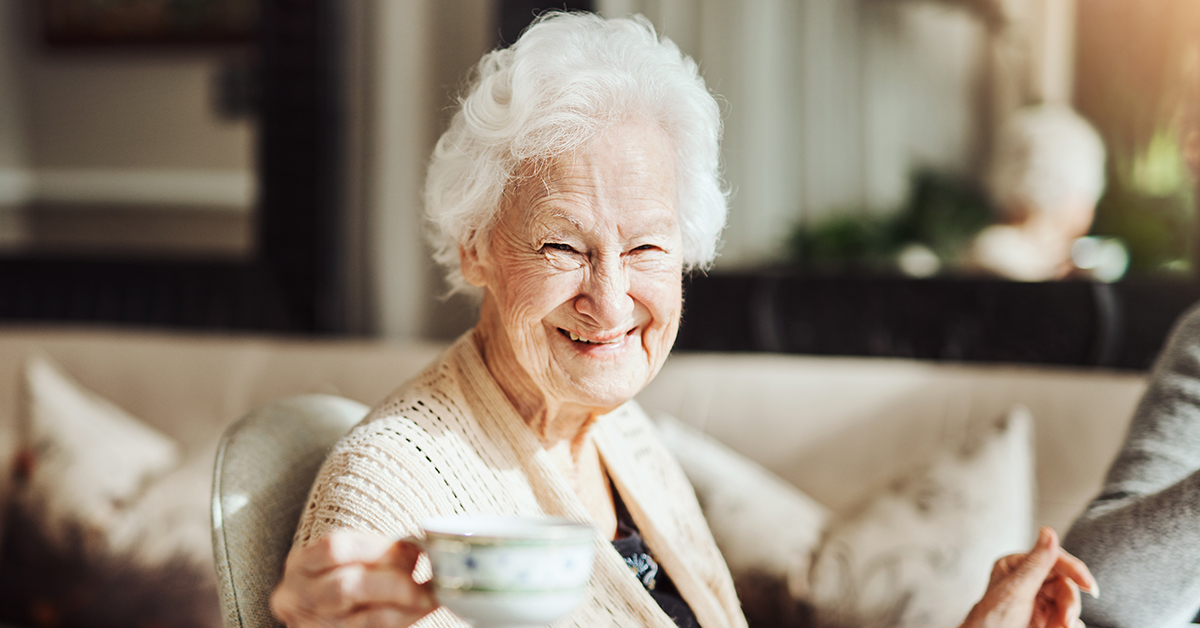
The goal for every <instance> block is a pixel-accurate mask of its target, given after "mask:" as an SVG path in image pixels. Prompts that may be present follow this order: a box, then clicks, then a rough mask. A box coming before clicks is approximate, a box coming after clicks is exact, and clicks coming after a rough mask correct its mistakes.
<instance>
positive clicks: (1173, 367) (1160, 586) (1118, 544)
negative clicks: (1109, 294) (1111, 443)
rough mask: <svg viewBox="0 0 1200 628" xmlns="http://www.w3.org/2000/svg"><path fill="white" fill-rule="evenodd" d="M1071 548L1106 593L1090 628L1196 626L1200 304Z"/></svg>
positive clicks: (1154, 380) (1164, 357)
mask: <svg viewBox="0 0 1200 628" xmlns="http://www.w3.org/2000/svg"><path fill="white" fill-rule="evenodd" d="M1063 545H1064V547H1065V548H1066V549H1067V550H1068V551H1070V552H1071V553H1073V554H1075V555H1076V556H1078V557H1080V558H1081V559H1083V561H1084V562H1085V563H1087V565H1088V567H1089V568H1090V569H1091V571H1092V574H1094V575H1095V576H1096V580H1097V582H1098V583H1099V584H1100V591H1101V597H1100V599H1099V600H1093V599H1091V597H1089V596H1084V604H1083V620H1084V622H1086V623H1087V625H1089V626H1093V625H1094V626H1104V627H1107V628H1154V627H1156V626H1175V625H1181V624H1186V623H1187V622H1188V621H1189V620H1191V619H1192V618H1193V617H1195V615H1196V612H1197V610H1198V609H1200V307H1193V308H1192V309H1191V310H1190V311H1189V312H1187V313H1186V314H1184V316H1183V317H1182V318H1181V319H1180V320H1179V322H1178V323H1176V326H1175V329H1174V330H1173V331H1172V333H1171V336H1170V338H1169V339H1168V341H1167V345H1166V346H1165V347H1164V348H1163V352H1162V354H1161V355H1160V356H1159V359H1158V362H1157V363H1156V364H1155V367H1154V370H1153V371H1152V373H1151V376H1150V383H1149V387H1148V388H1147V390H1146V393H1145V395H1144V396H1143V397H1142V399H1141V402H1140V403H1139V404H1138V407H1137V410H1136V412H1135V414H1134V416H1133V421H1132V422H1131V423H1130V426H1129V435H1128V436H1127V437H1126V439H1125V444H1124V446H1123V447H1122V448H1121V452H1120V453H1119V454H1118V455H1117V459H1116V460H1115V461H1114V462H1113V464H1112V467H1111V468H1109V470H1108V477H1107V478H1106V480H1105V484H1104V488H1103V490H1102V491H1101V493H1100V496H1099V497H1097V498H1096V499H1095V500H1094V501H1093V502H1092V503H1091V505H1090V506H1088V508H1087V510H1086V511H1084V513H1083V515H1082V516H1081V517H1080V518H1079V520H1078V521H1076V522H1075V524H1074V525H1073V526H1072V527H1071V530H1070V532H1069V533H1068V534H1067V536H1066V538H1065V540H1064V542H1063Z"/></svg>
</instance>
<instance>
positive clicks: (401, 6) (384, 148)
mask: <svg viewBox="0 0 1200 628" xmlns="http://www.w3.org/2000/svg"><path fill="white" fill-rule="evenodd" d="M347 6H348V9H349V11H348V20H347V26H348V33H347V41H348V42H350V48H351V54H350V57H351V58H350V59H349V72H348V77H349V81H348V85H349V92H348V105H349V107H348V109H349V114H350V119H351V126H350V129H349V135H350V145H349V151H348V152H349V157H350V160H349V162H350V166H351V167H350V181H349V186H348V207H349V208H350V211H351V213H352V214H357V217H355V216H352V217H351V222H352V223H353V224H354V225H356V227H355V228H356V229H357V231H356V232H352V233H350V234H349V238H350V240H349V242H350V244H349V249H350V250H351V252H352V254H356V255H357V257H358V259H357V260H352V261H351V266H354V267H357V268H360V269H361V271H362V275H361V276H362V277H365V282H364V283H363V284H362V285H361V286H358V287H354V289H353V290H352V292H353V293H354V294H355V295H356V296H355V297H354V298H355V299H357V300H356V302H355V303H352V304H351V308H350V310H351V312H354V313H355V314H354V316H353V319H354V324H353V328H354V330H355V331H362V332H367V333H378V334H382V335H384V336H388V337H413V336H423V337H438V338H445V337H450V336H453V335H455V334H457V333H459V332H461V331H462V330H463V329H465V328H467V327H468V326H470V324H471V323H472V322H473V320H474V310H473V305H472V304H471V303H470V302H469V301H468V300H466V299H463V298H461V297H460V298H457V299H452V300H449V301H444V300H442V299H440V298H439V295H440V294H441V293H443V292H444V291H445V284H444V282H443V281H442V277H441V271H440V270H439V269H437V268H435V267H434V266H433V263H432V261H431V251H430V249H429V248H428V246H426V244H425V241H424V237H423V236H424V231H423V229H424V221H423V218H422V216H423V208H422V203H421V190H422V187H423V185H424V180H425V166H426V163H427V160H428V158H429V154H430V153H431V152H432V150H433V145H434V143H435V142H436V140H437V138H438V136H440V135H441V133H442V131H443V130H444V129H445V127H446V124H447V123H448V122H449V116H450V114H451V112H452V105H453V103H454V98H455V95H456V94H457V92H458V91H459V87H461V85H462V84H463V81H464V79H465V78H466V76H467V73H468V71H469V70H470V68H471V67H472V66H473V65H474V64H475V63H476V62H477V61H478V60H479V57H480V56H481V55H483V53H484V52H486V51H488V50H489V49H491V47H492V46H493V45H494V44H495V27H494V25H493V24H494V18H495V15H494V11H495V8H494V2H493V0H453V1H439V0H352V1H351V2H348V3H347ZM352 281H353V279H352ZM352 287H353V286H352Z"/></svg>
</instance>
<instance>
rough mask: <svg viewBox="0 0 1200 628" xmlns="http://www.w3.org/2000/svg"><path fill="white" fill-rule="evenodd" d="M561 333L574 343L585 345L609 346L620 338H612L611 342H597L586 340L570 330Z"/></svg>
mask: <svg viewBox="0 0 1200 628" xmlns="http://www.w3.org/2000/svg"><path fill="white" fill-rule="evenodd" d="M563 331H565V332H567V337H569V338H570V339H571V340H573V341H575V342H583V343H587V344H589V345H611V344H613V343H614V342H617V341H618V340H620V338H614V339H613V340H609V341H608V342H598V341H596V340H588V339H587V338H584V337H583V336H580V335H579V334H577V333H575V332H573V331H570V330H566V329H564V330H563Z"/></svg>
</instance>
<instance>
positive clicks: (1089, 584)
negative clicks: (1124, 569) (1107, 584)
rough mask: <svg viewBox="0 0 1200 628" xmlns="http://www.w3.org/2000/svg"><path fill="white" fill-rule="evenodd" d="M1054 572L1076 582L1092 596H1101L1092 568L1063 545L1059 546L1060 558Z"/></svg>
mask: <svg viewBox="0 0 1200 628" xmlns="http://www.w3.org/2000/svg"><path fill="white" fill-rule="evenodd" d="M1054 573H1055V574H1057V575H1060V576H1063V577H1064V578H1067V579H1069V580H1071V581H1073V582H1075V584H1077V585H1079V588H1080V589H1082V590H1083V591H1086V592H1088V593H1090V594H1091V595H1092V597H1096V598H1098V597H1100V585H1099V584H1098V583H1097V582H1096V578H1094V577H1093V576H1092V572H1091V570H1089V569H1088V568H1087V565H1085V564H1084V563H1083V561H1082V560H1079V559H1078V558H1076V557H1074V556H1072V555H1071V553H1070V552H1068V551H1067V550H1065V549H1062V548H1061V547H1060V548H1058V560H1057V562H1055V564H1054Z"/></svg>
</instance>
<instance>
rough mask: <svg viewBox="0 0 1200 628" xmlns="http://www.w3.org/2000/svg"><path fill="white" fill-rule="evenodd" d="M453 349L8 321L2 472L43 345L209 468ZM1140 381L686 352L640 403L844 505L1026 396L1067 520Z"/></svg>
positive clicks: (1098, 471)
mask: <svg viewBox="0 0 1200 628" xmlns="http://www.w3.org/2000/svg"><path fill="white" fill-rule="evenodd" d="M443 347H444V345H442V344H439V343H426V342H407V343H388V342H375V341H360V340H309V339H299V338H279V337H263V336H236V335H210V334H181V333H164V332H152V331H130V330H121V329H95V328H45V327H28V328H26V327H8V328H5V329H3V330H0V469H6V470H8V469H13V468H14V467H15V466H19V463H20V460H19V453H18V452H19V451H20V439H21V434H20V433H19V429H18V427H17V426H18V425H19V424H20V421H21V416H22V412H24V411H25V410H24V406H25V403H26V399H25V397H26V395H25V393H24V392H22V391H23V386H24V385H23V383H22V382H23V381H24V370H25V366H26V364H27V361H28V360H29V358H30V357H31V356H35V355H38V356H45V357H48V358H49V359H51V360H52V361H54V362H55V363H57V364H58V365H59V366H60V367H61V369H62V370H63V371H65V372H66V373H68V374H69V375H70V376H71V377H72V378H74V379H75V380H76V381H78V383H79V384H80V385H81V386H83V387H86V388H87V389H90V390H91V391H93V392H94V393H96V394H97V395H99V396H101V397H103V398H106V399H108V400H110V401H111V402H113V403H114V404H116V405H117V406H119V407H120V408H122V409H124V410H125V411H127V412H128V413H129V414H131V415H132V416H134V417H137V418H138V419H140V420H142V421H144V422H145V423H146V424H148V425H149V426H151V427H153V428H155V429H156V430H158V431H160V432H162V433H163V434H165V435H166V436H168V437H170V438H171V439H173V440H174V441H176V442H177V443H179V445H180V451H181V456H182V458H184V459H189V460H193V461H194V462H195V464H196V465H200V466H203V465H204V464H206V463H208V464H211V463H209V462H208V461H211V459H212V454H213V452H214V451H215V448H216V443H217V440H218V438H219V436H220V434H221V432H222V430H223V429H224V428H225V427H226V426H227V425H229V424H230V423H231V422H233V421H234V420H236V419H237V418H238V417H240V416H242V415H243V414H245V413H246V412H247V411H248V410H250V409H251V408H253V407H255V406H256V405H259V404H261V403H263V402H266V401H268V400H272V399H277V398H280V397H284V396H289V395H295V394H301V393H328V394H334V395H339V396H343V397H347V398H350V399H354V400H357V401H360V402H362V403H365V404H367V405H371V404H373V403H375V402H376V401H378V400H380V399H381V398H383V396H384V395H386V394H387V393H388V392H389V391H390V390H392V389H393V388H394V387H396V386H397V385H398V384H400V383H401V382H403V381H404V380H406V379H407V378H409V377H410V376H412V375H413V374H415V373H417V372H418V371H419V370H420V369H421V368H422V367H423V366H424V365H426V364H428V363H429V362H430V361H432V360H433V359H434V358H435V357H436V356H437V355H438V354H439V352H440V351H441V350H442V349H443ZM1144 386H1145V382H1144V374H1142V373H1135V372H1117V371H1106V370H1090V369H1073V368H1046V367H1028V366H1017V365H979V364H957V363H945V362H942V363H930V362H917V361H906V360H889V359H863V358H832V357H805V356H796V355H776V354H702V353H677V354H675V355H673V356H672V357H671V358H670V359H669V360H668V361H667V363H666V365H665V366H664V367H663V370H662V372H661V373H660V374H659V375H658V377H657V378H656V379H655V380H654V381H653V382H652V383H651V385H650V386H649V387H648V388H647V389H646V390H645V391H643V392H642V394H641V395H640V396H639V401H640V403H641V404H642V405H643V406H644V407H645V408H647V409H648V410H649V411H651V412H652V413H669V414H670V415H672V416H674V417H677V418H678V419H680V420H681V421H682V422H683V423H685V424H687V425H690V426H692V427H694V428H696V429H697V430H699V431H700V432H702V433H704V434H707V435H709V436H711V437H713V438H714V439H716V440H717V441H719V442H720V443H723V444H724V445H725V446H727V447H728V448H729V449H730V450H732V451H734V452H740V454H742V455H744V456H746V457H747V458H749V459H751V460H753V461H755V462H757V463H758V464H760V465H762V467H765V468H766V469H767V470H769V471H771V472H773V473H774V474H776V475H778V476H779V477H780V478H782V479H784V480H785V481H786V482H787V483H789V484H790V485H792V486H794V487H796V488H798V489H800V490H801V491H803V492H804V493H806V494H807V495H808V496H810V497H811V498H812V499H814V500H815V501H817V502H819V503H820V504H823V505H824V506H825V507H826V508H828V509H829V511H830V512H832V513H833V515H834V516H838V515H845V514H848V513H852V512H853V511H854V509H855V508H856V506H857V505H858V504H860V503H862V501H863V500H864V499H867V498H868V496H870V495H871V494H873V493H876V492H878V491H880V490H881V489H884V488H885V487H887V486H888V485H889V483H891V482H893V480H894V479H895V478H896V477H897V476H898V475H900V474H903V473H904V472H905V471H906V470H908V469H911V468H914V467H919V466H920V465H922V464H924V463H925V462H926V461H928V460H929V459H931V458H932V457H935V455H936V454H937V452H939V451H943V450H946V449H947V448H954V447H958V446H959V445H961V444H962V443H964V442H965V441H966V440H967V439H968V438H969V437H970V435H971V434H973V433H976V432H977V431H978V429H979V426H981V425H985V424H987V423H989V422H991V421H993V420H994V419H996V418H997V417H998V416H1002V415H1004V414H1005V413H1006V412H1008V411H1009V410H1010V409H1011V408H1012V407H1013V406H1014V405H1018V404H1019V405H1023V406H1024V407H1025V408H1027V409H1028V411H1029V414H1030V415H1032V418H1033V421H1032V427H1033V429H1032V431H1033V437H1034V442H1035V449H1034V459H1035V461H1036V471H1035V475H1034V478H1035V484H1036V497H1035V501H1034V509H1033V517H1034V520H1035V522H1036V523H1038V524H1046V525H1051V526H1053V527H1055V528H1056V529H1058V530H1060V531H1063V532H1065V530H1066V529H1067V527H1068V526H1069V525H1070V522H1071V521H1072V520H1073V518H1074V517H1075V516H1076V515H1077V514H1078V513H1079V512H1080V511H1081V510H1082V509H1083V507H1084V506H1085V505H1086V504H1087V503H1088V502H1089V500H1090V499H1091V498H1092V497H1093V496H1094V495H1095V494H1096V492H1097V491H1098V490H1099V488H1100V485H1101V481H1102V479H1103V475H1104V472H1105V469H1106V468H1107V466H1108V464H1109V462H1110V461H1111V459H1112V458H1113V456H1114V455H1115V453H1116V451H1117V449H1118V447H1119V446H1120V443H1121V441H1122V439H1123V437H1124V434H1125V431H1126V425H1127V423H1128V421H1129V418H1130V416H1131V414H1132V411H1133V408H1134V405H1135V404H1136V403H1137V400H1138V398H1139V396H1140V394H1141V392H1142V390H1143V388H1144ZM12 484H13V480H12V477H11V474H5V475H4V476H3V477H0V496H4V495H6V494H9V493H11V491H12ZM203 497H204V499H206V498H207V496H203Z"/></svg>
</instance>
